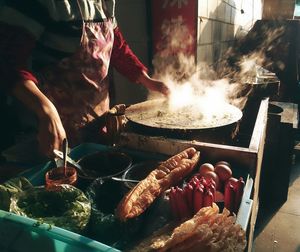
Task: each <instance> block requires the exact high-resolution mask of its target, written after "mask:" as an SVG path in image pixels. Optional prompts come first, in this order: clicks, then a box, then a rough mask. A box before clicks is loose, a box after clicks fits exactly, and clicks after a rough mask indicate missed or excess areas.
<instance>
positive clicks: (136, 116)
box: [125, 99, 243, 131]
mask: <svg viewBox="0 0 300 252" xmlns="http://www.w3.org/2000/svg"><path fill="white" fill-rule="evenodd" d="M168 108H169V104H168V101H167V100H166V99H155V100H149V101H145V102H141V103H137V104H134V105H131V106H129V107H128V108H127V109H126V110H125V116H126V117H127V119H128V120H129V121H130V122H132V123H134V124H136V125H140V126H143V127H147V128H152V129H153V130H155V129H157V130H160V129H164V130H172V131H195V130H197V131H199V130H209V129H215V128H220V127H221V128H222V127H224V126H228V125H234V124H236V123H237V122H238V121H239V120H240V119H241V118H242V116H243V113H242V111H241V110H240V109H239V108H237V107H235V106H233V105H231V104H227V103H226V104H222V106H219V107H218V108H217V109H215V110H212V111H213V112H212V114H209V115H208V116H207V114H203V113H202V112H201V111H199V110H197V108H194V107H191V106H187V107H183V108H180V109H177V110H172V111H169V109H168Z"/></svg>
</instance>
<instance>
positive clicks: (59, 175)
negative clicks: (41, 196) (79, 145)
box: [45, 167, 77, 187]
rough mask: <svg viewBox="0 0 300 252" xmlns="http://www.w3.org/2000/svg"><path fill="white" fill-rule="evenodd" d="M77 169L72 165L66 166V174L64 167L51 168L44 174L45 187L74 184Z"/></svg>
mask: <svg viewBox="0 0 300 252" xmlns="http://www.w3.org/2000/svg"><path fill="white" fill-rule="evenodd" d="M76 183H77V171H76V169H75V168H73V167H66V174H65V169H64V167H58V168H53V169H51V170H50V171H48V172H46V174H45V184H46V186H47V187H51V186H55V185H62V184H69V185H76Z"/></svg>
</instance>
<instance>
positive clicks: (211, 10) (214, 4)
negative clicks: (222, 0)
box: [208, 0, 218, 19]
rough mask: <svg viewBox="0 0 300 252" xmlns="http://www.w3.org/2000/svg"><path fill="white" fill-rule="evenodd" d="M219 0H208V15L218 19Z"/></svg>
mask: <svg viewBox="0 0 300 252" xmlns="http://www.w3.org/2000/svg"><path fill="white" fill-rule="evenodd" d="M217 8H218V0H209V1H208V17H209V18H211V19H216V18H217V16H218V11H217Z"/></svg>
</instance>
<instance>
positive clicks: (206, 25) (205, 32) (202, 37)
mask: <svg viewBox="0 0 300 252" xmlns="http://www.w3.org/2000/svg"><path fill="white" fill-rule="evenodd" d="M199 32H200V33H199V43H200V44H207V43H211V41H212V21H211V20H208V19H204V18H203V19H202V21H200V30H199Z"/></svg>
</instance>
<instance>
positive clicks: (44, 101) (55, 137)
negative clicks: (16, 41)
mask: <svg viewBox="0 0 300 252" xmlns="http://www.w3.org/2000/svg"><path fill="white" fill-rule="evenodd" d="M12 93H13V95H15V97H16V98H17V99H19V100H20V101H21V102H23V104H24V105H25V106H26V107H27V108H29V109H30V110H32V111H33V112H34V113H35V114H36V115H37V118H38V120H39V128H38V136H37V138H38V142H39V150H40V152H41V154H42V155H45V156H47V157H54V154H53V150H54V149H58V150H59V149H60V148H61V147H62V141H63V139H64V138H65V137H66V132H65V130H64V127H63V125H62V122H61V120H60V117H59V114H58V112H57V110H56V108H55V106H54V104H53V103H52V102H51V101H50V100H49V99H48V98H47V97H46V96H45V95H44V94H43V93H42V92H41V91H40V90H39V88H38V87H37V85H36V84H35V83H34V82H33V81H31V80H26V81H24V82H20V83H17V85H15V87H14V89H13V90H12Z"/></svg>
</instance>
